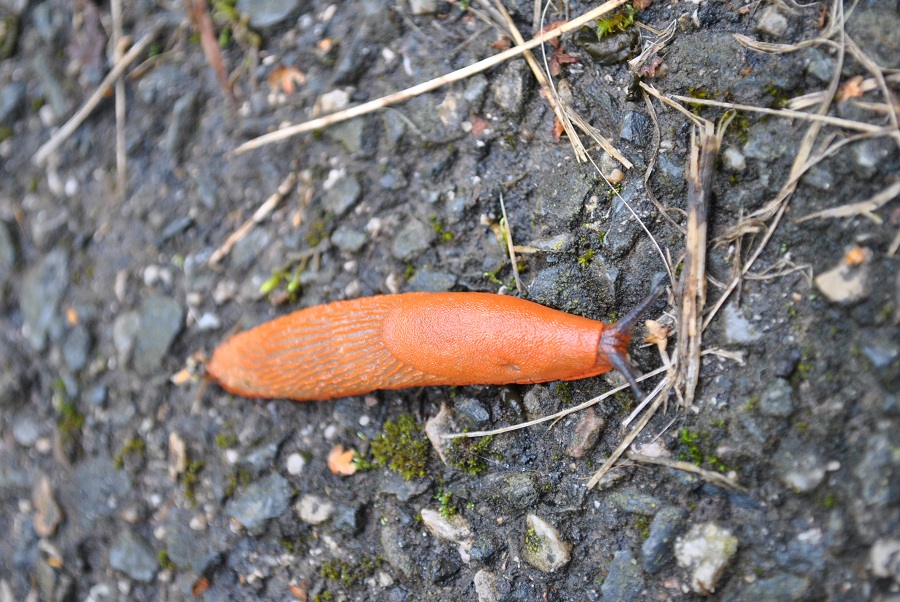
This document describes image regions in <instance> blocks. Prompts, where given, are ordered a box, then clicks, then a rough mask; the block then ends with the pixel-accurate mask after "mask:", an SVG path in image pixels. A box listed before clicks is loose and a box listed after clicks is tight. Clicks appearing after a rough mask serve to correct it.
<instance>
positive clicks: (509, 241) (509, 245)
mask: <svg viewBox="0 0 900 602" xmlns="http://www.w3.org/2000/svg"><path fill="white" fill-rule="evenodd" d="M500 211H502V212H503V224H504V226H505V227H506V250H507V251H508V252H509V262H510V264H511V265H512V273H513V276H514V277H515V279H516V290H517V291H519V294H520V295H521V294H522V293H523V291H524V287H523V286H522V280H521V279H520V278H519V260H518V258H516V248H515V246H514V245H513V233H512V224H511V223H510V222H509V217H507V216H506V203H504V202H503V194H501V195H500Z"/></svg>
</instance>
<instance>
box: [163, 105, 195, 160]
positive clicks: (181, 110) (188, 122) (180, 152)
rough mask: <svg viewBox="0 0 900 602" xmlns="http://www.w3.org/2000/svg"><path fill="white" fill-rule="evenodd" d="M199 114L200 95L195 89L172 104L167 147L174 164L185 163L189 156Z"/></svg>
mask: <svg viewBox="0 0 900 602" xmlns="http://www.w3.org/2000/svg"><path fill="white" fill-rule="evenodd" d="M199 116H200V101H199V95H198V94H197V92H195V91H194V90H191V91H189V92H188V93H187V94H185V95H184V96H182V97H181V98H179V99H178V100H176V101H175V104H174V105H173V106H172V117H171V123H170V125H169V129H168V131H167V132H166V142H165V149H166V152H167V153H168V154H169V157H170V158H171V161H172V165H173V166H178V165H181V164H183V163H184V162H185V160H186V158H187V157H188V154H189V152H190V149H191V147H192V146H193V144H192V143H193V141H194V138H195V137H196V136H197V130H198V127H197V120H198V119H199Z"/></svg>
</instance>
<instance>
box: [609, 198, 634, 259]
mask: <svg viewBox="0 0 900 602" xmlns="http://www.w3.org/2000/svg"><path fill="white" fill-rule="evenodd" d="M637 192H638V187H637V186H636V185H634V184H630V183H626V184H625V187H624V188H623V189H622V190H621V191H620V192H619V194H618V195H617V196H616V198H615V199H614V200H613V204H612V212H611V214H610V216H609V222H608V223H609V229H608V230H607V231H606V236H604V237H603V249H604V251H606V253H607V254H608V255H609V257H612V258H618V257H622V256H624V255H625V254H626V253H627V252H628V251H630V250H631V248H632V247H633V246H634V243H635V241H636V240H637V238H638V236H640V233H641V230H640V227H639V226H638V225H637V222H636V221H635V219H634V217H633V216H632V215H631V211H629V210H628V205H626V204H625V203H626V202H627V203H628V204H630V205H631V206H632V208H635V203H636V202H637V201H638V200H639V197H638V194H637ZM635 210H636V208H635Z"/></svg>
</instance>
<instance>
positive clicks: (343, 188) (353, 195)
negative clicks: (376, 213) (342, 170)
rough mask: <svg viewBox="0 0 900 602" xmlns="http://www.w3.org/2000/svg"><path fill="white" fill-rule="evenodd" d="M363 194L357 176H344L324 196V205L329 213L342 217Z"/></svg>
mask: <svg viewBox="0 0 900 602" xmlns="http://www.w3.org/2000/svg"><path fill="white" fill-rule="evenodd" d="M361 196H362V186H360V184H359V179H358V178H357V177H356V176H353V175H348V176H344V177H343V178H341V179H340V180H338V181H337V182H335V183H334V185H333V186H331V187H330V188H329V189H328V190H327V191H326V192H325V196H324V197H322V205H323V206H324V207H325V210H326V211H328V212H329V213H331V214H333V215H335V216H336V217H340V216H342V215H344V214H345V213H346V212H347V210H348V209H350V207H352V206H353V205H355V204H356V202H357V201H359V198H360V197H361Z"/></svg>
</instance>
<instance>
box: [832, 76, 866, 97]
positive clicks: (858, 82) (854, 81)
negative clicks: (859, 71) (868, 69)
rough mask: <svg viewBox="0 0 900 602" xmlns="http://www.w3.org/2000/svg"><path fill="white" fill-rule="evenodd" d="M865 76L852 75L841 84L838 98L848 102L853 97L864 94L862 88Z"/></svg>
mask: <svg viewBox="0 0 900 602" xmlns="http://www.w3.org/2000/svg"><path fill="white" fill-rule="evenodd" d="M862 82H863V76H862V75H857V76H855V77H851V78H850V79H848V80H847V81H845V82H844V83H843V85H841V87H840V88H839V89H838V92H837V99H838V101H840V102H847V101H848V100H850V99H851V98H860V97H862V95H863V89H862Z"/></svg>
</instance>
